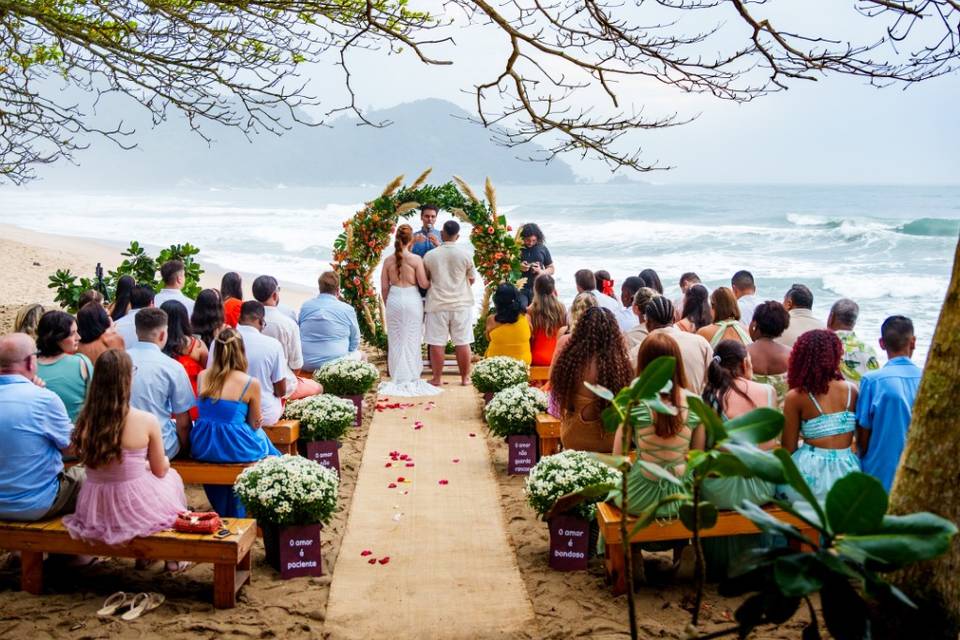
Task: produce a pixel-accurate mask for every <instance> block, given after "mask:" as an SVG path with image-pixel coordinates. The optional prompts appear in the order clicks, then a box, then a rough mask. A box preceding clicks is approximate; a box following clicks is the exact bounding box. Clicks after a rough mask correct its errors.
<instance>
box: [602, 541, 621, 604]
mask: <svg viewBox="0 0 960 640" xmlns="http://www.w3.org/2000/svg"><path fill="white" fill-rule="evenodd" d="M604 566H605V567H606V569H607V581H608V582H609V583H610V589H611V591H613V595H615V596H619V595H621V594H624V593H626V592H627V572H626V567H624V565H623V545H621V544H610V543H607V545H606V548H605V550H604Z"/></svg>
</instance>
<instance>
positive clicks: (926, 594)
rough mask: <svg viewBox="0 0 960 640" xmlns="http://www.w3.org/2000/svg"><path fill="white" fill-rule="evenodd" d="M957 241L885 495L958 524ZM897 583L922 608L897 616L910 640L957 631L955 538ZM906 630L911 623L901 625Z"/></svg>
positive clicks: (959, 574) (894, 506)
mask: <svg viewBox="0 0 960 640" xmlns="http://www.w3.org/2000/svg"><path fill="white" fill-rule="evenodd" d="M958 401H960V243H958V245H957V252H956V255H955V256H954V262H953V274H952V277H951V279H950V286H949V288H948V289H947V297H946V299H945V300H944V303H943V308H942V309H941V311H940V319H939V321H938V322H937V329H936V331H935V333H934V336H933V344H932V346H931V348H930V353H929V355H928V356H927V363H926V367H925V369H924V372H923V380H922V381H921V383H920V390H919V392H918V393H917V400H916V402H915V403H914V406H913V420H912V422H911V424H910V434H909V437H908V438H907V445H906V449H905V450H904V453H903V459H902V461H901V465H900V468H899V470H898V471H897V476H896V479H895V480H894V483H893V489H892V492H891V496H890V512H891V513H900V514H903V513H911V512H915V511H929V512H931V513H936V514H937V515H940V516H942V517H944V518H947V519H948V520H950V521H952V522H960V410H958V409H960V406H958ZM893 581H894V583H895V584H896V585H897V586H899V587H900V588H901V589H903V591H904V592H906V593H907V595H909V596H910V597H911V598H912V599H913V600H914V601H915V602H917V603H918V604H919V605H920V608H921V611H920V613H919V615H910V616H909V618H911V620H909V621H907V620H905V619H901V620H900V623H901V624H903V625H905V626H903V627H901V630H906V629H909V630H910V635H911V636H912V637H914V638H931V639H939V638H950V639H951V640H956V638H957V637H958V632H960V537H958V538H954V540H953V544H952V545H951V547H950V550H949V551H948V552H947V553H946V554H945V555H943V556H941V557H940V558H937V559H936V560H933V561H930V562H923V563H918V564H915V565H913V566H911V567H908V568H907V569H905V570H904V571H901V572H899V573H898V574H896V575H895V576H893ZM906 625H909V626H906Z"/></svg>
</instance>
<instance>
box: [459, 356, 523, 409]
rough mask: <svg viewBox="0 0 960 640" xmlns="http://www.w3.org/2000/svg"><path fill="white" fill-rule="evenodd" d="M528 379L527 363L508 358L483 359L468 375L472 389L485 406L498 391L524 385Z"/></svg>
mask: <svg viewBox="0 0 960 640" xmlns="http://www.w3.org/2000/svg"><path fill="white" fill-rule="evenodd" d="M529 379H530V367H529V366H527V363H526V362H523V361H522V360H517V359H516V358H510V357H508V356H493V357H492V358H484V359H483V360H481V361H480V362H478V363H477V364H476V365H475V366H474V367H473V371H472V372H471V373H470V382H471V383H473V388H474V389H476V390H477V391H479V392H480V393H482V394H483V400H484V403H485V404H489V403H490V401H491V400H492V399H493V395H494V394H495V393H497V392H498V391H503V390H504V389H506V388H507V387H512V386H514V385H518V384H526V383H527V381H528V380H529Z"/></svg>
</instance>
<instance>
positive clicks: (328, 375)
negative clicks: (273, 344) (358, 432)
mask: <svg viewBox="0 0 960 640" xmlns="http://www.w3.org/2000/svg"><path fill="white" fill-rule="evenodd" d="M313 379H314V380H316V381H317V382H319V383H320V384H322V385H323V392H324V393H329V394H332V395H335V396H340V397H341V398H346V399H347V400H350V401H351V402H353V404H354V405H355V406H356V407H357V415H356V421H355V422H354V426H357V427H359V426H360V423H361V422H362V421H363V395H364V394H365V393H366V392H367V391H370V389H372V388H373V385H375V384H376V383H377V381H378V380H380V370H379V369H377V367H376V366H374V365H372V364H370V363H369V362H363V361H362V360H347V359H341V360H334V361H333V362H328V363H327V364H325V365H323V366H322V367H320V368H319V369H317V370H316V371H314V372H313Z"/></svg>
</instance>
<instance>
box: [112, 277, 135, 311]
mask: <svg viewBox="0 0 960 640" xmlns="http://www.w3.org/2000/svg"><path fill="white" fill-rule="evenodd" d="M135 286H137V281H136V280H134V279H133V276H120V279H119V280H117V290H116V291H114V293H113V302H111V303H110V306H109V307H107V312H108V313H109V314H110V319H112V320H113V321H114V322H116V321H117V320H119V319H120V318H122V317H123V316H125V315H127V311H129V310H130V296H131V295H132V294H133V288H134V287H135Z"/></svg>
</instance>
